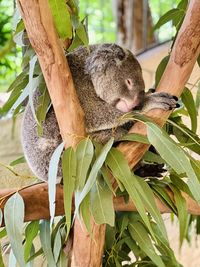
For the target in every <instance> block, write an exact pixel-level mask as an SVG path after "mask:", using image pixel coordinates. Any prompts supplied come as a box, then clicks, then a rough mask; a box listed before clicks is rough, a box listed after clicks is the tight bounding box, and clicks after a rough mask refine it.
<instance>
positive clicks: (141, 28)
mask: <svg viewBox="0 0 200 267" xmlns="http://www.w3.org/2000/svg"><path fill="white" fill-rule="evenodd" d="M113 6H114V8H113V9H114V11H115V12H114V13H115V18H116V21H117V43H118V44H119V45H121V46H123V47H126V48H128V49H130V50H131V51H132V52H133V53H137V52H139V51H141V50H144V49H145V48H147V46H148V45H151V44H153V43H155V37H154V35H153V33H152V28H153V22H152V17H151V10H150V7H149V4H148V1H147V0H146V1H143V0H134V1H132V0H113Z"/></svg>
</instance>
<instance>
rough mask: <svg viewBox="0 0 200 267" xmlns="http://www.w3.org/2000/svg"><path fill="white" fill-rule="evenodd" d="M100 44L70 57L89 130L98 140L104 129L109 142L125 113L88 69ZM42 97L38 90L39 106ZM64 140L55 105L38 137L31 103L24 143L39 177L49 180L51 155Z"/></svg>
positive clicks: (29, 161) (27, 110) (28, 156)
mask: <svg viewBox="0 0 200 267" xmlns="http://www.w3.org/2000/svg"><path fill="white" fill-rule="evenodd" d="M97 47H98V46H96V45H94V46H90V51H89V50H88V49H87V48H79V49H77V50H76V51H75V52H73V53H70V54H68V55H67V59H68V63H69V66H70V69H71V72H72V77H73V81H74V84H75V88H76V91H77V95H78V98H79V101H80V104H81V106H82V108H83V110H84V112H85V123H86V132H87V133H88V134H93V133H94V138H96V140H98V138H99V136H100V135H99V134H97V133H98V132H99V131H102V135H101V136H102V138H104V141H105V138H106V137H107V138H108V135H111V131H112V130H111V128H112V127H113V126H114V124H116V122H115V121H116V117H119V116H120V115H121V113H120V112H119V111H117V110H116V109H115V108H113V107H111V106H110V105H108V104H107V103H105V102H104V101H102V100H101V99H100V98H98V97H97V95H96V93H95V91H94V87H93V84H92V82H91V79H90V77H89V76H88V74H86V73H85V71H84V65H85V60H86V58H87V57H88V55H89V53H90V52H92V51H94V50H95V49H96V48H97ZM38 97H39V91H38V90H36V92H35V94H34V106H35V108H36V109H37V102H38ZM66 104H67V103H66ZM102 111H103V112H102ZM64 119H67V118H64ZM108 129H109V130H108ZM106 131H108V132H106ZM98 141H101V140H98ZM61 142H62V139H61V136H60V133H59V128H58V124H57V120H56V117H55V113H54V110H53V108H52V107H51V108H50V110H49V111H48V113H47V116H46V120H45V122H44V123H43V135H42V136H38V134H37V124H36V121H35V119H34V117H33V114H32V111H31V107H30V105H29V104H28V105H27V107H26V110H25V113H24V118H23V124H22V145H23V149H24V154H25V157H26V160H27V162H28V164H29V166H30V168H31V169H32V171H33V173H34V174H36V175H37V177H39V178H41V179H44V180H47V179H48V169H49V161H50V158H51V156H52V154H53V151H54V150H55V149H56V147H57V146H58V145H59V144H60V143H61ZM58 176H60V177H61V176H62V172H61V167H59V170H58Z"/></svg>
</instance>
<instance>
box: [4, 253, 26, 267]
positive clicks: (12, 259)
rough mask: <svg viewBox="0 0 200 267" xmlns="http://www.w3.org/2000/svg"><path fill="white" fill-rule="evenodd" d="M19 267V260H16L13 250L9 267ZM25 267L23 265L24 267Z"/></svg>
mask: <svg viewBox="0 0 200 267" xmlns="http://www.w3.org/2000/svg"><path fill="white" fill-rule="evenodd" d="M16 266H17V260H16V258H15V255H14V253H13V250H12V249H11V250H10V255H9V262H8V267H16ZM22 266H23V265H22ZM20 267H21V266H20Z"/></svg>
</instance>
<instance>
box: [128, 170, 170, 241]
mask: <svg viewBox="0 0 200 267" xmlns="http://www.w3.org/2000/svg"><path fill="white" fill-rule="evenodd" d="M133 178H134V179H135V188H136V190H137V191H138V192H139V194H140V195H141V197H142V198H143V202H144V205H145V207H146V210H147V211H149V212H150V214H151V216H152V217H153V218H154V220H155V221H156V223H157V225H158V228H159V230H160V236H161V237H162V238H163V239H164V242H166V241H168V238H167V232H166V229H165V225H164V222H163V219H162V216H161V214H160V211H159V210H158V208H157V206H156V202H155V198H154V194H153V192H152V190H151V188H150V187H149V185H148V184H147V182H145V181H144V180H143V179H141V178H140V177H137V176H135V175H133Z"/></svg>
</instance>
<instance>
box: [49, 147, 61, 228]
mask: <svg viewBox="0 0 200 267" xmlns="http://www.w3.org/2000/svg"><path fill="white" fill-rule="evenodd" d="M63 149H64V143H63V142H62V143H61V144H60V145H59V146H58V147H57V148H56V149H55V151H54V152H53V155H52V156H51V159H50V163H49V172H48V192H49V211H50V217H51V225H52V222H53V219H54V216H55V199H56V179H57V174H58V167H59V161H60V157H61V154H62V152H63Z"/></svg>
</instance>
